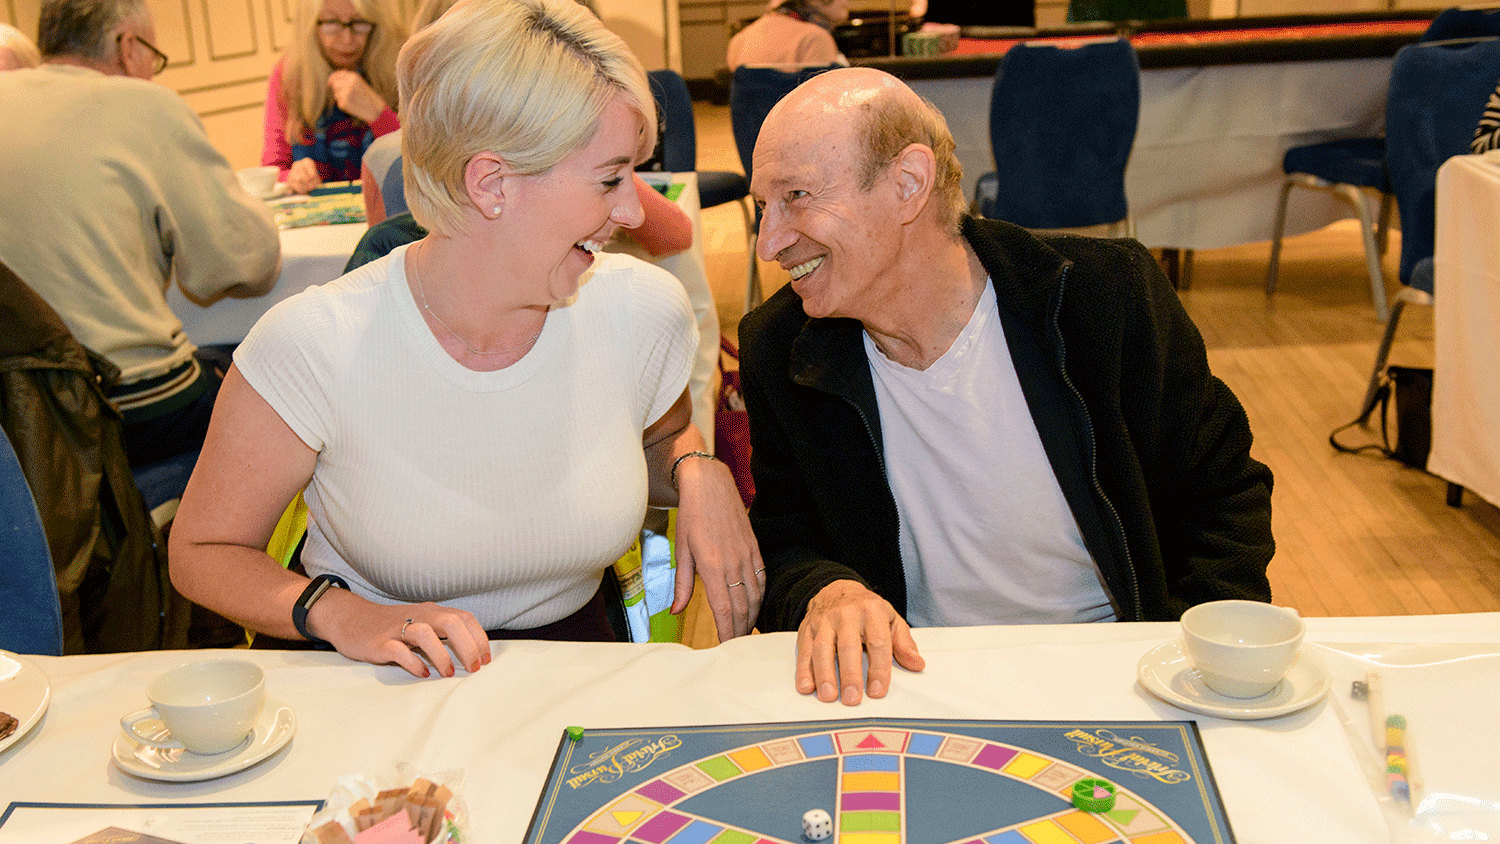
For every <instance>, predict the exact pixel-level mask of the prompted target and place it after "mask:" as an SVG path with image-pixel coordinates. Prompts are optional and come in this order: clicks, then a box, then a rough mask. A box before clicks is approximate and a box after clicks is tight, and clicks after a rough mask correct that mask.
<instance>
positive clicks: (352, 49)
mask: <svg viewBox="0 0 1500 844" xmlns="http://www.w3.org/2000/svg"><path fill="white" fill-rule="evenodd" d="M387 2H388V0H301V2H300V3H299V5H298V7H297V21H296V32H297V33H298V39H297V41H296V42H294V43H293V44H292V46H291V47H290V48H289V49H288V50H287V53H286V55H285V56H283V57H282V58H281V61H279V62H277V64H276V67H275V68H273V69H272V71H271V79H270V82H269V84H268V85H267V89H266V121H265V133H264V138H265V141H264V145H263V146H262V148H261V155H260V163H261V164H274V165H276V166H278V167H280V168H281V171H282V178H283V179H284V180H285V181H286V184H287V187H288V188H290V189H291V190H292V191H293V192H295V193H307V192H308V191H310V190H312V189H313V188H315V187H317V186H319V185H321V184H323V183H324V182H337V181H352V180H355V179H358V178H359V164H360V159H361V158H362V157H363V156H364V151H365V148H366V147H368V146H369V145H370V142H371V141H373V140H375V139H376V138H378V137H380V136H381V135H384V134H386V133H388V132H392V131H395V130H396V129H398V128H400V126H401V122H400V120H399V119H398V118H397V117H396V109H397V108H398V106H399V100H400V98H399V96H398V94H397V90H396V53H397V51H398V50H400V49H401V43H402V41H404V40H405V37H406V30H405V28H404V27H403V26H402V25H401V24H400V22H398V21H397V20H396V18H395V17H394V16H393V15H392V14H391V13H390V12H389V11H388V9H387V6H386V3H387Z"/></svg>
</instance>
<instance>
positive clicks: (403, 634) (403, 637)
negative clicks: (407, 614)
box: [397, 618, 415, 645]
mask: <svg viewBox="0 0 1500 844" xmlns="http://www.w3.org/2000/svg"><path fill="white" fill-rule="evenodd" d="M414 620H415V619H410V618H408V619H407V620H406V623H405V624H402V625H401V632H400V633H398V634H397V638H399V639H400V640H401V643H402V644H404V645H410V644H411V642H408V641H406V628H407V625H410V624H411V623H412V621H414Z"/></svg>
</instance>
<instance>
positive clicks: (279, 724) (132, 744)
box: [114, 699, 297, 782]
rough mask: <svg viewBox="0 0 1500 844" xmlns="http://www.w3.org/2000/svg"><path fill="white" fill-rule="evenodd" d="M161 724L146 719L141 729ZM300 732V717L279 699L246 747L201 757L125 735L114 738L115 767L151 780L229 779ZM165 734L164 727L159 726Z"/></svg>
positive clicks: (270, 702)
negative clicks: (152, 745) (146, 743)
mask: <svg viewBox="0 0 1500 844" xmlns="http://www.w3.org/2000/svg"><path fill="white" fill-rule="evenodd" d="M152 724H156V725H158V726H159V725H160V724H161V722H160V721H151V720H146V721H142V722H140V727H141V728H142V729H143V730H145V731H147V733H146V734H147V735H151V736H152V737H153V738H155V735H153V734H152V733H150V732H149V731H150V729H151V725H152ZM296 730H297V716H295V715H293V714H292V708H291V707H290V706H287V705H286V704H284V703H281V702H280V701H277V700H269V699H268V700H267V701H266V705H265V707H264V708H262V709H261V711H260V717H259V718H257V719H256V721H255V730H254V731H253V732H251V733H250V737H249V738H248V739H246V740H245V742H244V743H243V744H241V745H240V746H239V747H237V748H235V749H233V750H226V751H224V752H223V753H215V754H213V755H210V756H200V755H198V754H196V753H188V752H187V751H185V750H160V749H158V748H155V747H151V746H149V745H144V744H140V743H139V742H136V741H134V740H133V739H131V738H130V737H128V736H126V735H125V733H123V732H121V733H119V734H117V735H116V736H115V744H114V755H115V764H116V765H119V766H120V770H122V771H124V772H125V773H127V774H134V775H136V776H138V777H145V778H146V779H148V780H165V781H167V782H197V781H198V780H211V779H214V778H215V777H222V776H228V775H229V774H232V773H235V772H236V771H243V770H244V769H246V768H248V767H250V766H251V765H254V764H255V763H257V762H260V761H261V760H263V759H265V758H266V757H268V756H270V755H271V754H273V753H275V752H276V751H278V750H280V749H281V748H282V747H284V746H286V743H287V742H288V741H289V740H291V738H292V733H294V732H296ZM160 731H161V733H162V734H163V735H165V733H166V728H165V727H160Z"/></svg>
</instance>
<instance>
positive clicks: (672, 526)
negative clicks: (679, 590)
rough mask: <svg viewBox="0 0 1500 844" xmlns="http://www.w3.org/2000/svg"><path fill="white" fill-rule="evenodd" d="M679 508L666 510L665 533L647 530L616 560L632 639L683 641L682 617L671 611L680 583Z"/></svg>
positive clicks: (617, 576)
mask: <svg viewBox="0 0 1500 844" xmlns="http://www.w3.org/2000/svg"><path fill="white" fill-rule="evenodd" d="M676 539H677V508H676V507H673V508H672V509H670V510H668V511H667V526H666V533H657V532H656V531H653V530H650V529H646V530H642V531H641V535H640V538H638V539H637V540H636V541H635V544H634V545H632V546H631V547H630V550H629V551H626V552H625V556H623V557H621V558H620V559H618V560H616V561H615V564H614V569H615V578H616V579H617V580H618V581H619V582H620V596H621V599H622V603H623V604H624V605H625V622H626V626H628V627H629V628H630V640H631V641H632V642H681V641H682V619H681V618H680V617H679V616H676V615H673V614H672V598H673V595H674V593H675V591H676V586H677V559H676V557H675V554H674V548H675V546H676Z"/></svg>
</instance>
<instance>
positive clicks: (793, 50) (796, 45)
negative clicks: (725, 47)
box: [727, 12, 845, 70]
mask: <svg viewBox="0 0 1500 844" xmlns="http://www.w3.org/2000/svg"><path fill="white" fill-rule="evenodd" d="M727 58H728V63H729V69H730V70H734V69H735V68H737V67H739V66H740V65H745V64H752V65H759V64H796V65H817V64H834V63H835V62H837V63H839V64H844V63H845V60H844V56H843V54H841V53H840V52H839V47H838V44H837V43H835V42H834V40H833V35H831V34H830V33H829V32H828V30H826V29H824V28H823V27H821V26H818V25H817V24H815V23H808V22H807V21H799V20H797V19H795V18H792V17H789V16H787V15H783V14H781V13H780V12H767V13H765V14H764V15H761V16H760V17H759V18H756V20H755V22H754V23H752V24H750V25H749V26H747V27H745V28H744V29H742V30H740V31H739V33H738V34H737V35H735V36H734V37H733V38H731V39H729V51H728V55H727Z"/></svg>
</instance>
